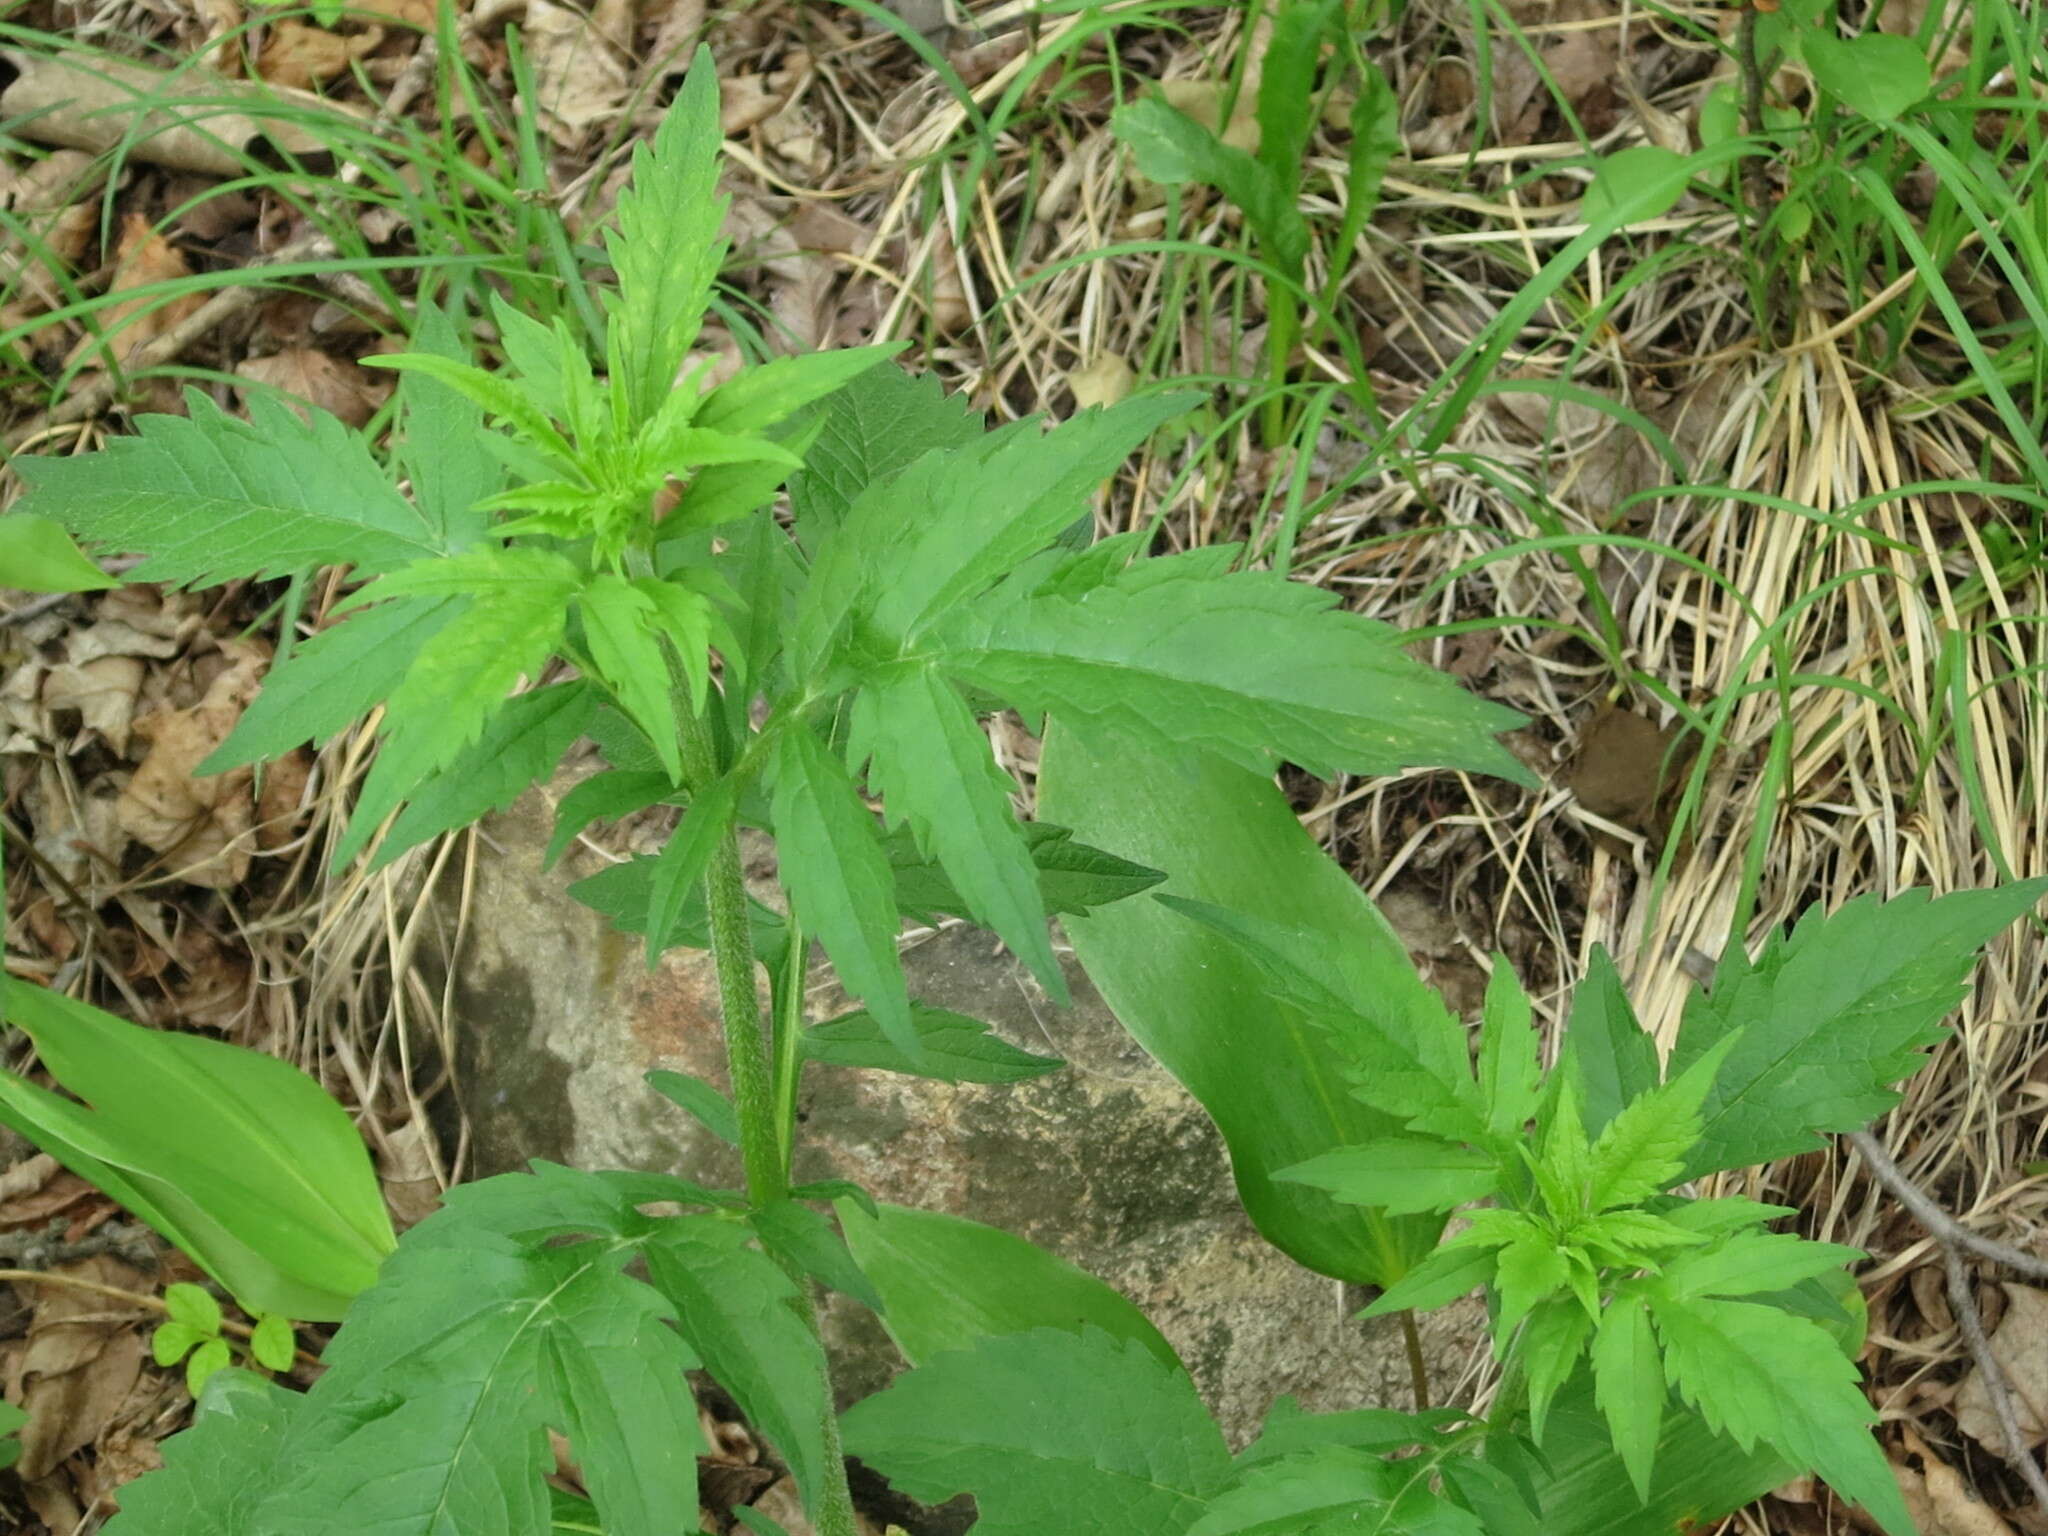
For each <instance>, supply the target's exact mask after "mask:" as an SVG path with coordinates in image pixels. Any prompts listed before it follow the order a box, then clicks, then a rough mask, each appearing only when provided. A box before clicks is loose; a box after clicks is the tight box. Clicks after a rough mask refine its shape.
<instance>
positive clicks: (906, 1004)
mask: <svg viewBox="0 0 2048 1536" xmlns="http://www.w3.org/2000/svg"><path fill="white" fill-rule="evenodd" d="M774 814H775V845H776V850H777V852H778V853H779V855H780V856H781V860H782V882H783V885H784V886H785V887H786V888H787V890H788V892H789V901H790V905H791V906H792V907H793V908H794V909H795V911H796V913H797V915H798V916H799V917H800V918H802V919H803V925H804V927H806V928H807V929H809V930H810V931H811V932H812V933H815V934H816V935H817V936H818V938H819V940H820V941H821V942H822V943H823V944H824V946H825V952H826V953H827V954H828V955H830V956H831V957H832V964H833V966H834V967H835V968H836V969H837V970H838V972H839V979H840V981H841V982H842V983H844V985H845V987H846V991H847V995H848V996H850V997H855V998H858V999H859V1000H860V1001H861V1002H863V1003H865V1004H867V1007H868V1011H869V1012H870V1013H872V1014H873V1015H874V1016H875V1018H876V1019H877V1020H878V1021H879V1022H880V1023H881V1026H882V1029H883V1031H884V1033H886V1034H887V1035H888V1037H889V1038H890V1040H892V1041H893V1042H894V1043H895V1044H896V1046H897V1047H898V1049H900V1050H902V1051H903V1053H904V1054H905V1055H906V1056H908V1057H910V1058H911V1059H912V1060H913V1061H914V1060H918V1059H920V1057H921V1054H922V1053H921V1051H920V1049H919V1046H918V1043H917V1031H916V1030H915V1029H914V1028H913V1027H912V1026H911V1022H910V992H909V988H908V987H907V986H906V985H905V983H904V979H903V964H902V961H901V960H900V959H899V958H898V957H897V954H896V933H897V929H898V928H899V927H900V926H901V922H900V920H899V918H898V916H897V909H896V892H895V882H894V880H893V879H892V878H891V875H890V872H889V861H888V860H887V859H886V858H884V857H883V855H882V845H881V831H880V828H878V827H877V826H876V825H875V819H874V817H873V816H871V815H869V814H868V808H867V807H866V806H865V805H863V804H861V800H860V796H859V795H858V794H856V793H855V792H854V788H853V783H852V781H851V780H849V779H848V778H847V776H846V770H845V769H844V768H842V767H841V766H840V764H839V761H838V759H836V758H834V757H833V756H832V754H831V753H830V752H828V751H826V749H825V745H824V743H823V742H821V741H819V740H818V738H817V736H816V735H814V734H813V733H812V731H811V730H810V728H809V727H808V726H805V725H802V724H797V725H795V726H793V727H792V728H791V729H790V730H789V731H788V732H786V733H785V734H784V736H783V738H782V741H781V744H780V746H779V747H778V749H777V752H776V757H775V789H774Z"/></svg>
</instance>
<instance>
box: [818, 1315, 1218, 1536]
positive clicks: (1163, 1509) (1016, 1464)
mask: <svg viewBox="0 0 2048 1536" xmlns="http://www.w3.org/2000/svg"><path fill="white" fill-rule="evenodd" d="M844 1425H845V1431H846V1444H847V1449H848V1450H849V1451H851V1452H852V1453H853V1454H855V1455H857V1456H859V1457H860V1458H861V1460H863V1461H864V1462H866V1463H868V1465H870V1466H872V1467H875V1468H877V1469H878V1470H880V1471H881V1472H882V1474H883V1475H884V1476H886V1477H887V1478H888V1479H889V1481H890V1482H891V1483H892V1484H893V1485H894V1486H895V1487H897V1488H899V1489H901V1490H903V1491H904V1492H906V1493H908V1494H909V1495H910V1496H911V1497H912V1498H915V1499H920V1500H922V1501H924V1502H926V1503H939V1502H942V1501H943V1500H945V1499H948V1498H951V1497H952V1496H953V1495H955V1494H958V1493H962V1492H965V1491H967V1490H969V1489H971V1490H973V1493H974V1499H975V1505H976V1507H977V1508H978V1509H979V1510H980V1512H981V1515H980V1519H979V1520H978V1521H977V1523H976V1529H977V1530H978V1531H979V1532H980V1533H981V1536H1043V1533H1044V1532H1046V1531H1052V1530H1057V1531H1062V1532H1067V1533H1070V1536H1097V1533H1099V1536H1130V1533H1131V1532H1133V1531H1146V1532H1160V1533H1170V1532H1179V1531H1182V1530H1185V1529H1186V1527H1187V1526H1188V1525H1189V1524H1191V1523H1192V1522H1193V1521H1194V1520H1195V1519H1196V1518H1198V1517H1199V1516H1200V1515H1201V1514H1202V1512H1203V1511H1204V1509H1205V1508H1206V1507H1207V1503H1208V1500H1209V1499H1210V1498H1211V1497H1212V1496H1213V1495H1214V1494H1215V1493H1216V1492H1217V1491H1218V1490H1219V1489H1220V1488H1221V1486H1222V1484H1223V1482H1224V1480H1225V1479H1226V1478H1228V1477H1229V1475H1230V1470H1231V1469H1230V1453H1229V1451H1228V1450H1226V1449H1225V1447H1224V1444H1223V1436H1222V1434H1221V1433H1220V1432H1219V1431H1218V1430H1217V1428H1216V1425H1215V1423H1214V1421H1213V1420H1212V1419H1210V1417H1209V1412H1208V1410H1207V1409H1206V1408H1205V1407H1204V1406H1203V1405H1202V1400H1201V1398H1200V1397H1199V1396H1198V1395H1197V1394H1196V1392H1195V1389H1194V1385H1193V1383H1191V1382H1190V1381H1189V1380H1188V1378H1187V1376H1186V1374H1185V1373H1184V1372H1181V1371H1178V1370H1174V1369H1171V1368H1169V1367H1167V1366H1164V1365H1162V1364H1161V1363H1160V1362H1159V1361H1158V1360H1157V1359H1155V1358H1154V1357H1153V1356H1152V1355H1150V1354H1149V1353H1147V1351H1146V1350H1145V1347H1144V1346H1143V1345H1142V1344H1139V1343H1136V1342H1134V1341H1130V1340H1118V1339H1114V1338H1112V1337H1110V1335H1108V1334H1106V1333H1103V1332H1100V1331H1099V1330H1096V1329H1092V1328H1089V1329H1084V1330H1082V1331H1081V1332H1079V1333H1066V1332H1063V1331H1061V1330H1059V1329H1054V1328H1041V1329H1036V1330H1034V1331H1032V1332H1030V1333H1017V1334H1006V1335H1003V1336H1000V1337H995V1338H986V1339H983V1340H982V1341H980V1342H979V1343H978V1344H977V1345H976V1346H975V1347H974V1348H972V1349H970V1350H964V1351H960V1352H957V1353H951V1354H943V1355H939V1356H936V1357H934V1358H932V1359H930V1360H928V1361H927V1362H926V1363H925V1364H923V1365H920V1366H919V1367H918V1368H917V1369H915V1370H913V1371H910V1372H907V1373H906V1374H904V1375H902V1376H900V1377H898V1378H897V1379H896V1382H895V1384H894V1385H893V1386H891V1387H889V1388H888V1389H887V1390H886V1391H884V1392H881V1393H878V1394H877V1395H876V1396H874V1397H871V1398H868V1399H867V1400H866V1401H865V1402H861V1403H857V1404H855V1405H854V1407H853V1408H852V1410H851V1411H850V1412H848V1413H847V1415H846V1417H845V1420H844Z"/></svg>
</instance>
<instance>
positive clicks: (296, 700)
mask: <svg viewBox="0 0 2048 1536" xmlns="http://www.w3.org/2000/svg"><path fill="white" fill-rule="evenodd" d="M455 613H456V608H455V604H454V601H453V600H452V599H449V598H426V599H421V600H416V601H408V602H392V603H382V604H379V605H378V606H377V607H375V608H366V609H363V610H361V611H359V612H356V613H352V614H350V615H349V616H348V617H346V618H345V619H342V620H341V621H339V622H337V623H333V624H329V625H328V626H327V627H326V628H325V629H323V630H321V631H320V632H319V633H318V634H316V635H314V636H313V637H312V638H311V639H309V640H306V641H304V642H302V643H301V644H299V645H298V646H296V647H294V649H293V651H292V654H291V659H290V660H288V661H286V662H285V663H284V664H283V665H282V666H274V667H272V668H271V669H270V671H269V672H268V673H267V674H265V676H264V679H263V686H262V688H261V689H260V690H259V691H258V692H257V694H256V698H255V700H254V702H253V703H251V704H250V705H249V707H248V708H247V709H246V710H244V711H243V712H242V718H241V719H240V720H238V721H236V722H235V728H234V730H232V731H231V732H229V733H228V738H227V740H225V741H223V742H222V743H221V744H220V746H219V747H217V748H216V749H215V750H214V752H213V755H212V756H210V757H208V758H207V759H206V761H204V762H203V763H201V764H200V765H199V767H198V768H197V769H196V770H195V771H196V772H198V773H200V774H212V773H225V772H227V771H228V770H229V769H230V768H240V767H242V766H243V765H244V764H247V763H261V762H268V761H270V760H272V759H274V758H279V757H283V756H284V755H285V754H286V753H287V752H289V751H291V750H292V749H293V748H294V747H297V746H300V745H302V744H304V743H305V742H308V741H316V742H317V741H324V740H326V739H327V738H328V737H330V736H332V735H334V734H335V733H336V732H337V731H341V730H345V729H346V728H347V727H349V726H350V725H353V724H354V723H355V722H356V721H357V720H360V719H361V718H362V717H363V716H364V715H366V714H368V713H369V712H370V710H371V709H373V708H374V707H375V706H376V705H378V704H379V703H381V702H382V701H383V700H385V699H386V698H388V697H390V695H391V692H392V690H393V689H395V688H397V686H398V685H399V683H401V682H402V681H404V679H405V674H406V671H407V669H408V668H409V667H411V665H412V661H413V657H414V656H415V655H416V654H417V653H418V651H419V650H420V648H421V647H422V646H424V645H425V644H426V643H427V641H428V640H430V639H432V638H433V636H434V635H435V634H437V633H439V631H440V630H441V628H442V627H443V626H444V625H446V624H447V623H448V621H449V620H450V619H452V618H453V617H454V616H455Z"/></svg>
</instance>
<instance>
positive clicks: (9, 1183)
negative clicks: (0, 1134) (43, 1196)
mask: <svg viewBox="0 0 2048 1536" xmlns="http://www.w3.org/2000/svg"><path fill="white" fill-rule="evenodd" d="M63 1171H64V1165H63V1164H62V1163H60V1162H58V1161H57V1159H55V1158H54V1157H52V1156H50V1154H49V1153H47V1152H38V1153H36V1154H34V1155H33V1156H31V1157H25V1158H23V1159H22V1160H21V1161H20V1162H18V1163H16V1164H15V1165H14V1166H13V1167H12V1168H9V1169H7V1170H6V1171H5V1172H0V1205H4V1202H6V1201H10V1200H20V1199H24V1198H26V1197H27V1196H30V1195H33V1194H36V1193H37V1192H38V1191H40V1190H42V1189H44V1188H45V1187H47V1186H48V1185H49V1183H50V1182H51V1180H53V1179H55V1178H56V1177H57V1176H58V1174H60V1173H62V1172H63ZM7 1219H9V1218H7V1217H6V1216H5V1214H4V1212H0V1220H7Z"/></svg>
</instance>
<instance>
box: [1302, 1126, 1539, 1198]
mask: <svg viewBox="0 0 2048 1536" xmlns="http://www.w3.org/2000/svg"><path fill="white" fill-rule="evenodd" d="M1273 1177H1274V1178H1276V1179H1281V1180H1284V1181H1286V1182H1288V1183H1292V1184H1308V1185H1311V1186H1313V1187H1314V1188H1317V1189H1326V1190H1328V1191H1329V1192H1330V1193H1331V1194H1333V1195H1335V1196H1336V1197H1337V1198H1338V1199H1339V1200H1344V1201H1348V1202H1350V1203H1351V1204H1353V1205H1374V1206H1378V1207H1380V1208H1381V1209H1382V1210H1384V1211H1386V1212H1388V1213H1389V1214H1390V1215H1395V1216H1407V1215H1412V1214H1414V1213H1416V1212H1418V1211H1451V1210H1455V1209H1456V1208H1457V1207H1459V1206H1461V1205H1466V1204H1469V1203H1470V1202H1472V1201H1474V1200H1484V1199H1485V1198H1486V1197H1487V1196H1488V1195H1490V1194H1492V1193H1494V1191H1495V1190H1496V1189H1497V1188H1498V1187H1499V1184H1500V1168H1499V1166H1498V1165H1497V1164H1496V1163H1495V1161H1494V1159H1493V1157H1492V1156H1491V1155H1490V1154H1489V1153H1486V1152H1483V1151H1481V1150H1479V1149H1478V1148H1476V1147H1462V1146H1458V1145H1456V1144H1454V1143H1451V1142H1446V1141H1433V1140H1425V1139H1423V1138H1420V1137H1390V1138H1387V1139H1385V1140H1381V1141H1368V1142H1365V1143H1364V1144H1362V1145H1360V1146H1355V1147H1339V1148H1337V1149H1336V1150H1335V1151H1334V1152H1325V1153H1324V1154H1323V1155H1322V1156H1321V1157H1313V1158H1310V1159H1309V1160H1308V1161H1307V1162H1305V1163H1296V1164H1295V1165H1294V1166H1293V1167H1292V1168H1282V1169H1281V1170H1280V1171H1279V1172H1278V1173H1276V1174H1274V1175H1273Z"/></svg>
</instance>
